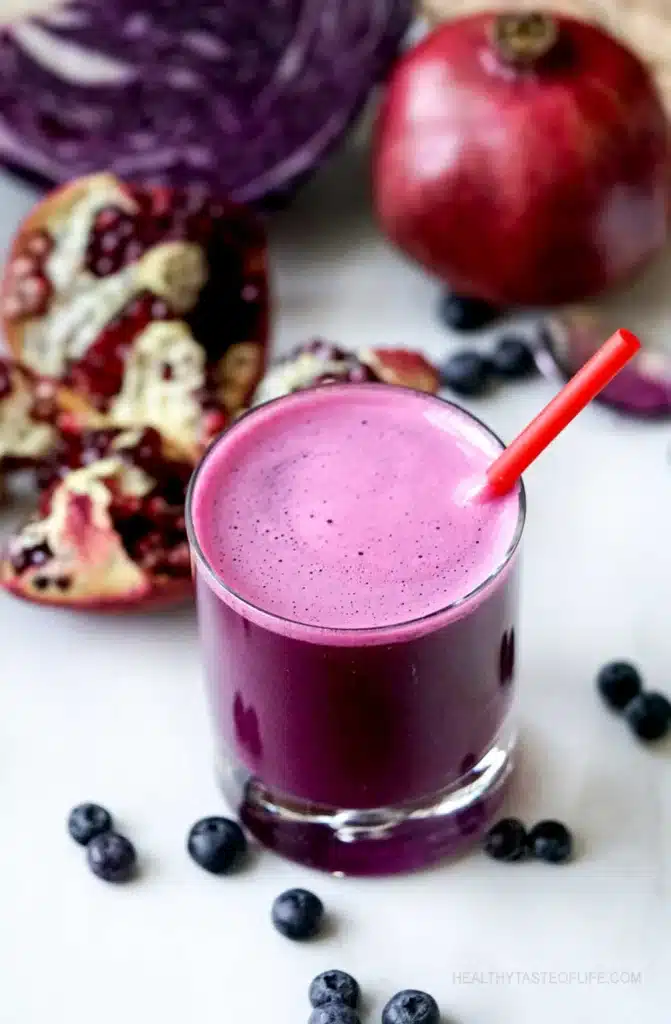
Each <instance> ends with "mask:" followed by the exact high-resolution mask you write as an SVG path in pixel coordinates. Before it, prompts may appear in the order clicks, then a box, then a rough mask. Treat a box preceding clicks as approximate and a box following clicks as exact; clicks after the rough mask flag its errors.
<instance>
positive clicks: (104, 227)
mask: <svg viewBox="0 0 671 1024" xmlns="http://www.w3.org/2000/svg"><path fill="white" fill-rule="evenodd" d="M124 219H128V218H127V215H126V214H124V212H123V210H120V209H119V207H118V206H105V207H104V209H102V210H101V211H100V213H99V214H98V216H97V217H96V219H95V221H94V223H93V230H94V231H108V230H109V229H110V228H113V227H116V226H117V225H118V224H120V223H121V221H122V220H124Z"/></svg>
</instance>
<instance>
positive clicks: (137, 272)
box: [0, 174, 269, 454]
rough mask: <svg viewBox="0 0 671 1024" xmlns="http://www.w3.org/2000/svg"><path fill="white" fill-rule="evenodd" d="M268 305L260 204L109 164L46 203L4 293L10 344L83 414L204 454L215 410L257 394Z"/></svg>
mask: <svg viewBox="0 0 671 1024" xmlns="http://www.w3.org/2000/svg"><path fill="white" fill-rule="evenodd" d="M268 304H269V298H268V281H267V264H266V239H265V233H264V230H263V227H262V225H261V223H260V222H259V220H258V219H257V218H256V216H255V215H254V214H252V213H251V212H250V211H249V210H247V209H245V208H244V207H240V206H236V205H234V204H233V203H230V202H228V201H226V200H222V199H220V198H218V197H213V196H212V195H211V194H209V193H207V192H205V191H204V190H202V189H200V190H196V189H193V190H189V189H181V190H177V189H168V188H164V187H161V188H158V187H156V188H151V187H147V188H140V187H136V186H132V185H127V184H123V183H122V182H120V181H118V180H117V179H116V178H114V177H113V176H112V175H109V174H98V175H92V176H90V177H87V178H83V179H80V180H78V181H76V182H74V183H72V184H71V185H67V186H65V187H64V188H61V189H58V190H56V191H55V192H52V193H51V194H50V195H48V196H47V197H46V198H45V199H44V200H43V201H42V202H41V203H39V204H38V205H37V207H36V208H35V209H34V210H33V212H32V213H31V214H30V215H29V216H28V218H27V219H26V221H25V222H24V224H23V225H22V227H21V228H20V230H19V232H18V235H17V237H16V239H15V242H14V244H13V246H12V248H11V251H10V256H9V261H8V264H7V270H6V273H5V277H4V281H3V284H2V289H1V292H0V307H1V312H2V324H3V326H4V329H5V333H6V336H7V339H8V342H9V345H10V348H11V349H12V352H13V353H14V355H15V356H16V358H17V359H19V360H20V361H22V362H23V363H24V364H25V365H27V366H29V367H30V368H31V369H32V370H33V371H34V372H35V373H37V374H40V375H41V376H44V377H49V378H52V379H54V380H57V381H59V382H60V383H62V384H63V385H64V386H65V387H67V388H69V389H70V390H71V391H72V392H73V393H74V394H76V395H77V396H78V397H79V399H80V400H81V401H80V403H79V405H80V408H79V412H80V417H81V420H82V422H83V423H85V424H87V425H89V426H98V425H101V424H104V425H106V426H109V427H115V426H118V427H124V428H126V427H127V428H131V427H142V426H152V427H155V428H156V429H157V430H159V431H160V432H161V433H162V434H163V435H164V436H165V437H166V438H168V439H172V440H174V441H176V442H179V443H180V444H181V446H182V447H183V448H184V449H185V450H189V451H190V452H191V453H192V454H198V452H199V451H200V450H201V448H202V444H203V439H204V438H205V440H207V439H208V438H209V432H210V429H211V422H212V419H213V416H212V413H213V412H216V413H217V414H218V416H217V417H215V418H217V422H218V423H219V424H221V423H224V424H225V422H226V421H227V419H229V418H230V417H231V416H235V415H236V414H237V413H239V412H240V410H241V409H242V408H244V407H245V406H246V405H247V404H248V403H249V401H250V398H251V396H252V393H253V391H254V388H255V387H256V385H257V383H258V381H259V380H260V378H261V375H262V373H263V369H264V366H265V358H266V345H267V339H268V319H269V314H268ZM236 367H237V376H236ZM232 370H233V378H231V372H232Z"/></svg>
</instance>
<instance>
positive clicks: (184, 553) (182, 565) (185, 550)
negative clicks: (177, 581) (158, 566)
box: [166, 542, 191, 574]
mask: <svg viewBox="0 0 671 1024" xmlns="http://www.w3.org/2000/svg"><path fill="white" fill-rule="evenodd" d="M166 562H167V564H168V566H169V567H170V569H172V570H174V571H176V572H178V573H180V574H182V573H185V574H186V573H189V572H190V571H191V556H190V553H189V545H188V544H187V543H186V542H183V543H181V544H178V545H177V546H176V547H174V548H172V549H171V550H170V551H168V552H167V553H166Z"/></svg>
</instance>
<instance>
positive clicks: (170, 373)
mask: <svg viewBox="0 0 671 1024" xmlns="http://www.w3.org/2000/svg"><path fill="white" fill-rule="evenodd" d="M174 376H175V371H174V370H173V368H172V366H171V365H170V363H164V364H163V366H162V367H161V380H166V381H168V380H172V378H173V377H174Z"/></svg>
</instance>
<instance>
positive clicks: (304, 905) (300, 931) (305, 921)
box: [272, 889, 324, 939]
mask: <svg viewBox="0 0 671 1024" xmlns="http://www.w3.org/2000/svg"><path fill="white" fill-rule="evenodd" d="M323 916H324V906H323V904H322V901H321V900H320V899H319V898H318V897H317V896H315V895H314V893H312V892H308V891H307V889H288V890H287V891H286V892H283V893H282V894H281V896H278V897H277V899H276V900H275V902H274V903H273V909H272V919H273V924H274V925H275V927H276V928H277V930H278V932H281V933H282V935H285V936H286V937H287V939H310V938H312V936H313V935H316V934H317V932H318V931H319V928H320V926H321V923H322V918H323Z"/></svg>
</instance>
